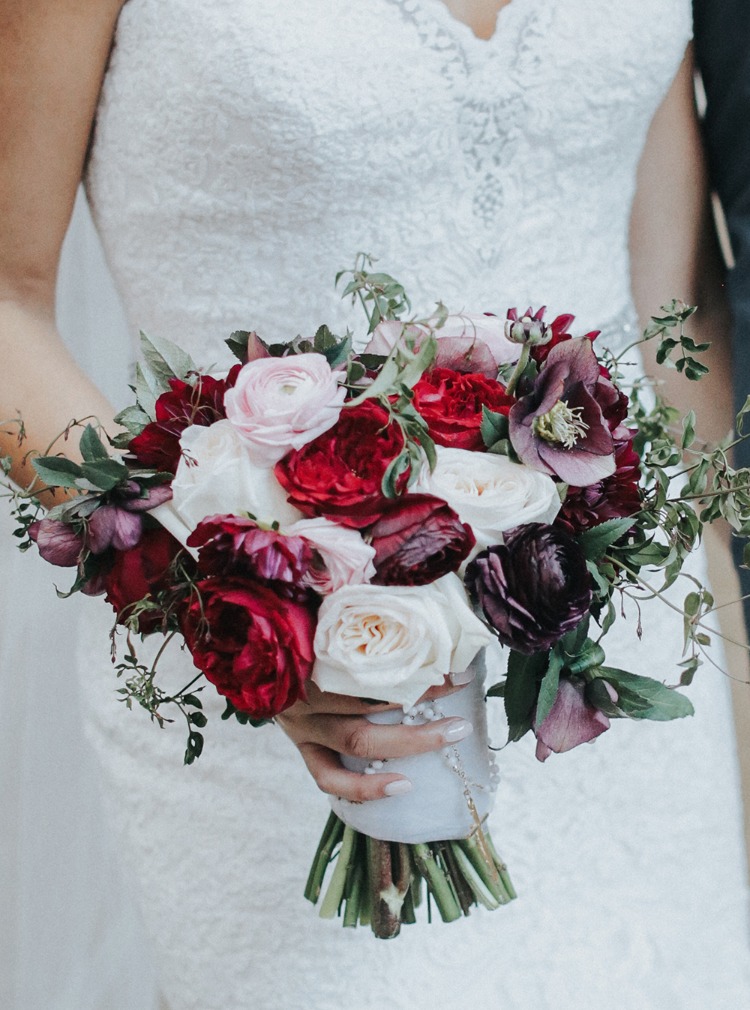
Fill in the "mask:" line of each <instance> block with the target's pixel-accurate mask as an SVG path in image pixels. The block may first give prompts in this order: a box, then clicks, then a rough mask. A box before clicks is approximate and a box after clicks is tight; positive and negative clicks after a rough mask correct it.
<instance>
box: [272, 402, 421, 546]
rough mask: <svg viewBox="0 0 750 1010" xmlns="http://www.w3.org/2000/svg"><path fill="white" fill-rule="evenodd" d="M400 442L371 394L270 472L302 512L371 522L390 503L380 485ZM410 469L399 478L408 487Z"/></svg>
mask: <svg viewBox="0 0 750 1010" xmlns="http://www.w3.org/2000/svg"><path fill="white" fill-rule="evenodd" d="M403 447H404V438H403V435H402V434H401V429H400V428H399V427H398V425H396V424H394V423H392V422H390V421H389V419H388V414H387V412H386V411H385V410H384V409H383V408H382V407H381V406H380V405H379V404H377V403H375V402H373V400H365V401H364V403H361V404H359V405H358V406H356V407H351V408H346V409H344V410H342V411H341V415H340V417H339V419H338V421H337V422H336V424H334V426H333V427H332V428H329V429H328V431H326V432H324V433H323V434H322V435H318V437H317V438H316V439H314V440H313V441H312V442H308V444H307V445H305V446H303V447H302V448H301V449H298V450H294V451H292V452H290V453H288V454H287V455H286V456H285V457H284V458H283V459H282V460H280V461H279V462H278V463H277V464H276V466H275V468H274V473H275V474H276V478H277V480H278V481H279V483H280V484H281V486H282V487H283V488H284V489H285V490H286V491H287V492H288V497H287V501H288V502H290V503H291V504H292V505H294V506H296V508H298V509H299V510H300V512H302V513H304V515H306V516H316V515H317V516H325V517H326V518H328V519H332V520H333V521H334V522H337V523H339V524H340V525H342V526H349V527H352V528H354V529H361V528H362V527H364V526H369V525H370V524H371V523H373V522H374V521H375V520H376V519H378V517H379V516H380V515H381V514H382V513H383V511H384V510H385V509H386V508H387V506H388V499H387V498H386V497H385V496H384V494H383V492H382V489H381V482H382V479H383V475H384V474H385V471H386V470H387V468H388V466H389V464H390V463H391V461H392V460H393V459H395V458H396V456H398V454H399V453H400V452H401V450H402V449H403ZM407 479H408V472H406V473H403V474H402V475H401V477H400V479H399V490H402V489H403V488H405V487H406V481H407Z"/></svg>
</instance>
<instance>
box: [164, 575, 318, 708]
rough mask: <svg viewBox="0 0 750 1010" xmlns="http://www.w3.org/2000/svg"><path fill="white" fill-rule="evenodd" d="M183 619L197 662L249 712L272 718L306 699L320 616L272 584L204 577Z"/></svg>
mask: <svg viewBox="0 0 750 1010" xmlns="http://www.w3.org/2000/svg"><path fill="white" fill-rule="evenodd" d="M196 590H197V592H196V593H195V595H194V596H193V599H192V600H191V602H190V605H189V606H188V608H187V609H186V611H185V613H184V614H183V617H182V620H181V630H182V633H183V635H184V636H185V641H186V643H187V646H188V648H189V649H190V652H191V654H192V657H193V663H194V664H195V666H196V667H197V668H198V669H199V670H201V671H202V672H203V673H204V674H205V675H206V677H207V679H208V680H210V681H211V683H212V684H213V685H214V687H215V688H216V690H217V691H218V692H219V694H222V695H224V697H225V698H228V699H229V701H231V703H232V704H233V705H234V707H235V708H237V709H239V710H240V711H241V712H247V713H248V714H249V715H251V716H252V717H253V718H254V719H271V718H273V716H275V715H278V714H279V712H283V711H284V709H286V708H289V706H290V705H293V704H294V702H295V701H297V699H298V698H303V697H304V696H305V683H306V681H307V679H308V678H309V676H310V673H311V672H312V666H313V659H314V654H313V635H314V633H315V615H314V612H313V609H312V607H311V606H309V605H303V604H301V603H295V602H293V601H292V600H288V599H284V598H283V597H281V596H279V595H278V594H277V593H275V592H274V591H273V590H272V589H271V588H269V587H268V586H263V585H260V584H259V583H253V582H248V581H245V580H240V579H232V578H228V579H204V580H202V581H201V582H198V583H197V584H196Z"/></svg>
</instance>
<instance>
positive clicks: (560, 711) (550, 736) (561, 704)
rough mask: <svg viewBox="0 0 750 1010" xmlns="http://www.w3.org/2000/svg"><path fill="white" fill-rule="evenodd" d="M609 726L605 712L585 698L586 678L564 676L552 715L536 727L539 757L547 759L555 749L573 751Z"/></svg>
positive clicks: (557, 751)
mask: <svg viewBox="0 0 750 1010" xmlns="http://www.w3.org/2000/svg"><path fill="white" fill-rule="evenodd" d="M608 729H609V719H608V718H607V716H606V715H605V714H604V712H601V711H600V710H599V709H598V708H594V706H593V705H590V704H589V703H588V702H587V701H586V699H585V697H584V683H583V681H581V680H577V679H576V680H571V679H570V678H569V677H563V678H562V680H561V681H560V686H559V687H558V689H557V696H556V698H555V700H554V703H553V705H552V708H551V709H550V712H549V715H548V716H547V718H546V719H545V720H544V722H543V723H542V724H541V725H540V726H536V725H535V726H534V734H535V735H536V739H537V744H536V756H537V759H538V760H539V761H546V760H547V758H548V757H549V756H550V754H552V753H553V752H554V753H555V754H562V753H563V752H564V751H566V750H572V749H573V747H577V746H578V745H579V744H582V743H588V742H589V740H594V739H595V738H596V737H598V736H599V735H600V734H601V733H604V731H605V730H608Z"/></svg>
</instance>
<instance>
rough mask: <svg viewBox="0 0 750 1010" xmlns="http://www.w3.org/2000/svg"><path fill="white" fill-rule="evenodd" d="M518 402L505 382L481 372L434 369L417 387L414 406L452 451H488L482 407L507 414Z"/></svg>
mask: <svg viewBox="0 0 750 1010" xmlns="http://www.w3.org/2000/svg"><path fill="white" fill-rule="evenodd" d="M514 403H515V399H514V398H513V397H512V396H508V394H507V393H506V392H505V386H503V385H502V383H500V382H497V381H496V380H495V379H490V378H487V376H485V375H480V374H479V373H477V372H470V373H468V374H466V373H465V374H461V373H460V372H457V371H454V370H453V369H450V368H433V369H431V370H430V371H429V372H428V373H426V374H425V375H423V376H422V378H421V379H420V380H419V382H418V383H417V384H416V385H415V386H414V406H415V407H416V409H417V410H418V411H419V413H420V414H421V415H422V417H423V418H424V419H425V421H426V422H427V427H428V429H429V432H430V435H432V437H433V438H434V440H435V441H436V442H437V443H438V445H445V446H447V447H448V448H452V449H472V450H474V451H482V450H484V448H485V445H484V442H483V441H482V435H481V431H480V428H481V425H482V407H483V406H485V407H487V409H488V410H491V411H493V412H494V413H496V414H506V415H507V413H508V411H509V410H510V408H511V406H512V405H513V404H514Z"/></svg>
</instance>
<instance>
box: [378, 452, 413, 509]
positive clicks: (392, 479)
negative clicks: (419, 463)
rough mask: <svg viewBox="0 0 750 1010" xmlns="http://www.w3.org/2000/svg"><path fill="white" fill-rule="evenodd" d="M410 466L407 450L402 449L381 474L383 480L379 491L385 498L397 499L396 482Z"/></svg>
mask: <svg viewBox="0 0 750 1010" xmlns="http://www.w3.org/2000/svg"><path fill="white" fill-rule="evenodd" d="M410 465H411V460H410V457H409V452H408V450H406V449H404V450H403V451H402V452H400V453H399V454H398V456H396V458H395V459H392V460H391V462H390V463H389V464H388V468H387V469H386V471H385V473H384V474H383V479H382V481H381V484H380V486H381V489H382V491H383V494H384V495H385V497H386V498H397V497H398V481H399V477H401V476H402V475H403V474H405V473H406V471H407V470H408V469H409V467H410Z"/></svg>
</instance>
